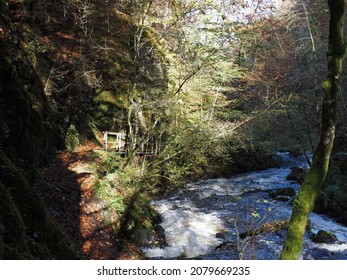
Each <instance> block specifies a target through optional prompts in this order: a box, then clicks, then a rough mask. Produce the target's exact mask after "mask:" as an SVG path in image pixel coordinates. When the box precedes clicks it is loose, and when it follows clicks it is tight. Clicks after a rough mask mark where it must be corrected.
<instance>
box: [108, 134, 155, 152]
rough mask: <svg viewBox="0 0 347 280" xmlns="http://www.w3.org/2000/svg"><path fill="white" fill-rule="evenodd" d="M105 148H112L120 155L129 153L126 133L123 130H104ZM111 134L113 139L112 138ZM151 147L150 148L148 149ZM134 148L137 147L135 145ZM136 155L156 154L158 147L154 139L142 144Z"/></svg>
mask: <svg viewBox="0 0 347 280" xmlns="http://www.w3.org/2000/svg"><path fill="white" fill-rule="evenodd" d="M103 134H104V136H103V141H102V143H103V148H104V150H105V151H107V150H109V149H112V150H115V151H116V153H117V154H119V155H127V154H128V153H129V150H128V149H127V148H126V141H125V134H124V133H121V132H112V131H104V132H103ZM109 136H111V137H112V138H113V139H110V137H109ZM148 148H149V149H148ZM134 150H136V149H135V147H134ZM135 154H136V155H140V156H144V155H154V154H156V149H155V145H154V143H153V141H152V142H151V143H150V147H149V145H145V144H142V145H141V147H140V148H139V149H138V150H137V151H136V152H135Z"/></svg>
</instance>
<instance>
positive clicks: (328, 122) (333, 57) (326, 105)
mask: <svg viewBox="0 0 347 280" xmlns="http://www.w3.org/2000/svg"><path fill="white" fill-rule="evenodd" d="M328 5H329V10H330V23H329V46H328V53H327V62H328V73H327V77H326V79H325V81H324V82H323V84H322V88H323V91H324V99H323V107H322V119H321V132H320V141H319V143H318V146H317V149H316V152H315V154H314V157H313V162H312V166H311V168H310V171H309V172H308V174H307V176H306V178H305V181H304V182H303V184H302V186H301V188H300V190H299V192H298V194H297V196H296V198H295V201H294V206H293V211H292V215H291V218H290V222H289V226H288V231H287V237H286V240H285V243H284V246H283V249H282V253H281V256H280V259H282V260H284V259H299V257H300V253H301V251H302V245H303V236H304V233H305V228H306V225H307V220H308V217H309V215H310V212H311V211H312V208H313V205H314V202H315V200H316V198H317V196H318V194H319V192H320V189H321V187H322V184H323V182H324V180H325V177H326V174H327V171H328V166H329V158H330V154H331V150H332V148H333V143H334V137H335V127H336V124H337V102H338V95H339V93H340V91H341V89H340V75H341V72H342V63H343V60H344V58H345V56H346V46H347V45H346V42H345V41H344V37H343V30H344V14H345V8H346V4H345V0H328Z"/></svg>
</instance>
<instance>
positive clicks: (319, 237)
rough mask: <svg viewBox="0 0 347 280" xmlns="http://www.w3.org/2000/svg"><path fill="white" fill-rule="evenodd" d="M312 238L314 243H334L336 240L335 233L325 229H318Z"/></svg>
mask: <svg viewBox="0 0 347 280" xmlns="http://www.w3.org/2000/svg"><path fill="white" fill-rule="evenodd" d="M312 240H313V242H315V243H327V244H332V243H336V242H337V241H338V239H337V237H336V235H335V234H333V233H332V232H328V231H325V230H319V231H318V232H317V234H316V235H315V236H314V237H313V239H312Z"/></svg>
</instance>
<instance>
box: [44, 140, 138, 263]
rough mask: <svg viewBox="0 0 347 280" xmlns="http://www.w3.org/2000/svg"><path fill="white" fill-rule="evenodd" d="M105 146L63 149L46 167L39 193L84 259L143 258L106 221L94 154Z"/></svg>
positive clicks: (133, 246)
mask: <svg viewBox="0 0 347 280" xmlns="http://www.w3.org/2000/svg"><path fill="white" fill-rule="evenodd" d="M97 149H101V147H99V146H97V145H95V144H86V145H84V146H81V147H79V149H78V150H77V151H76V152H66V151H64V152H59V153H58V154H57V156H56V157H55V158H54V159H53V160H52V161H51V163H50V164H49V166H48V167H46V168H43V169H42V183H41V185H40V186H39V192H40V194H41V196H42V198H43V200H44V202H45V204H46V206H47V208H48V211H49V213H50V214H51V215H52V216H53V218H54V219H55V221H56V222H57V223H58V224H59V225H60V226H61V227H62V230H63V232H65V233H66V237H67V239H68V240H69V241H70V242H71V243H72V244H74V245H75V246H76V247H77V250H78V251H80V252H81V254H82V255H83V257H84V258H87V259H95V260H114V259H127V260H128V259H140V258H141V253H140V251H139V249H138V248H137V247H136V246H135V245H134V244H132V242H130V241H128V240H127V239H126V238H122V237H119V236H117V234H116V232H115V229H114V227H113V226H110V225H108V226H106V225H104V222H103V209H102V207H101V206H100V205H102V203H97V201H96V198H95V187H94V183H95V175H94V174H93V172H92V168H91V162H90V160H91V159H90V157H89V156H88V155H90V154H91V153H93V151H95V150H97Z"/></svg>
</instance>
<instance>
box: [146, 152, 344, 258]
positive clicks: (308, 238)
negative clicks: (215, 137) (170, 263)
mask: <svg viewBox="0 0 347 280" xmlns="http://www.w3.org/2000/svg"><path fill="white" fill-rule="evenodd" d="M278 157H279V158H280V159H281V160H282V164H281V167H280V168H270V169H267V170H263V171H254V172H248V173H244V174H240V175H236V176H232V177H230V178H217V179H208V180H202V181H198V182H194V183H190V184H187V185H185V186H184V187H182V188H180V189H179V190H177V191H176V192H175V193H172V194H170V195H169V196H167V197H165V198H163V199H161V200H158V201H154V202H153V207H154V208H155V209H156V210H157V211H158V213H160V215H161V217H162V223H161V224H160V225H161V227H162V228H163V229H164V233H165V240H166V244H165V246H163V245H161V246H159V245H158V246H155V245H152V246H150V247H146V248H143V251H144V253H145V255H146V256H147V258H149V259H211V260H218V259H223V260H228V259H261V260H266V259H278V257H279V255H280V252H281V248H282V244H283V242H284V238H285V231H284V230H279V231H270V232H265V233H263V234H258V235H252V236H250V237H246V238H243V239H242V238H240V233H244V232H249V231H251V230H253V229H256V228H259V227H260V226H261V225H262V224H264V223H272V222H274V221H283V220H288V219H289V217H290V213H291V201H292V199H293V197H290V195H288V196H286V195H280V196H277V198H274V197H273V196H271V193H274V192H276V190H281V189H285V188H286V189H287V190H288V188H290V189H289V190H291V189H292V191H293V190H294V191H295V192H296V191H297V190H298V188H299V185H298V184H297V183H296V182H293V181H289V180H286V177H287V175H288V174H289V173H290V166H293V165H295V166H300V167H303V168H305V167H307V166H306V164H305V160H304V157H295V156H291V155H290V154H288V153H281V154H278ZM294 191H293V192H294ZM310 225H311V233H306V235H305V238H304V248H303V252H302V255H301V258H302V259H347V227H345V226H343V225H340V224H338V223H336V222H335V221H334V220H333V219H331V218H329V217H326V216H324V215H320V214H316V213H312V214H311V215H310ZM318 230H325V231H329V232H333V233H334V234H335V235H336V237H337V238H338V242H335V243H333V244H326V243H314V242H313V241H312V235H314V234H316V233H317V232H318ZM153 243H154V244H155V242H153Z"/></svg>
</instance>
